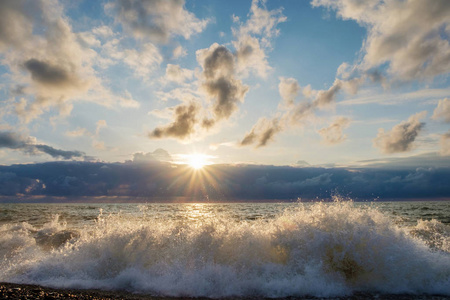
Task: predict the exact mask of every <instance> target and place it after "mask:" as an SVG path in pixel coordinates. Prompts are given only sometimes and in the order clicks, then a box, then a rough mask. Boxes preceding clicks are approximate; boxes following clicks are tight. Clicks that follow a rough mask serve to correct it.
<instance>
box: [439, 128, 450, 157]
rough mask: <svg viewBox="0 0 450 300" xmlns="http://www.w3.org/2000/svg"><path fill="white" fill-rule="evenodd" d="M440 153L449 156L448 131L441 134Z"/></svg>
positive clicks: (449, 137) (449, 142)
mask: <svg viewBox="0 0 450 300" xmlns="http://www.w3.org/2000/svg"><path fill="white" fill-rule="evenodd" d="M440 153H441V155H442V156H450V131H448V132H447V133H444V134H443V135H442V136H441V152H440Z"/></svg>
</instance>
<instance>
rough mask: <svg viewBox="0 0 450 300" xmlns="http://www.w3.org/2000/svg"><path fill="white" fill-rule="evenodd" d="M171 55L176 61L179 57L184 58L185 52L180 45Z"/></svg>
mask: <svg viewBox="0 0 450 300" xmlns="http://www.w3.org/2000/svg"><path fill="white" fill-rule="evenodd" d="M172 55H173V58H174V59H178V58H180V57H184V56H186V55H187V51H186V49H184V48H183V47H182V46H181V45H179V46H177V47H176V48H175V49H173V51H172Z"/></svg>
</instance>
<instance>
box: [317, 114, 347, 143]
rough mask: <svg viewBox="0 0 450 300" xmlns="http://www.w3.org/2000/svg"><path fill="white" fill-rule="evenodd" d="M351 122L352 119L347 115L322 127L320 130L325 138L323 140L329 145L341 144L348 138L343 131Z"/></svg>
mask: <svg viewBox="0 0 450 300" xmlns="http://www.w3.org/2000/svg"><path fill="white" fill-rule="evenodd" d="M349 124H350V120H349V119H348V118H345V117H339V118H337V119H335V120H334V121H333V123H331V124H330V126H328V127H326V128H322V129H320V130H319V131H318V132H319V134H320V135H321V136H322V138H323V142H324V143H325V144H327V145H336V144H340V143H342V142H343V141H345V139H346V138H347V136H346V135H344V134H343V133H342V130H343V129H344V128H347V127H348V126H349Z"/></svg>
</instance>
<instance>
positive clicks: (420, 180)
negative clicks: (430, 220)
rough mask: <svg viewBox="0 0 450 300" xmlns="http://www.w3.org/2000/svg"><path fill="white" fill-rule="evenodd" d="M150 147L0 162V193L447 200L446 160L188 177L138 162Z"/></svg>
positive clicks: (255, 168)
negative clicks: (99, 157)
mask: <svg viewBox="0 0 450 300" xmlns="http://www.w3.org/2000/svg"><path fill="white" fill-rule="evenodd" d="M155 152H157V151H155ZM155 152H153V153H151V154H150V155H149V154H148V153H147V154H143V153H140V154H137V155H135V158H136V160H135V161H134V162H131V161H129V162H125V163H102V162H64V163H63V162H49V163H41V164H26V165H13V166H0V195H1V196H4V195H12V196H14V199H13V201H17V196H16V195H19V194H22V195H43V196H47V197H51V196H59V197H71V198H72V199H78V198H77V197H89V196H127V197H132V198H130V199H129V200H134V197H144V199H145V201H152V200H156V201H161V200H163V201H164V200H167V201H170V199H171V198H172V197H195V199H203V198H206V196H208V199H210V200H211V201H221V202H223V201H236V200H237V199H239V200H242V201H255V200H256V201H258V200H261V199H267V200H269V199H270V200H274V201H279V200H280V199H285V200H297V198H302V200H322V199H331V198H332V197H333V196H334V195H336V194H340V195H342V196H351V197H352V199H353V200H373V199H389V200H392V199H418V198H422V199H428V200H429V199H432V198H436V197H443V198H445V197H450V186H449V185H448V178H449V176H450V168H449V166H450V164H449V160H448V159H447V158H443V157H441V161H442V163H441V165H440V167H431V168H430V167H429V168H421V167H419V168H403V169H389V168H354V169H346V168H317V167H301V168H300V167H287V166H262V165H242V164H240V165H211V166H207V169H206V170H205V171H207V172H209V174H211V175H212V176H207V178H210V179H212V178H213V179H214V180H206V179H205V180H198V181H195V182H193V181H192V172H191V171H190V170H191V169H190V167H189V166H185V165H175V164H169V163H157V162H156V161H154V162H155V163H144V162H148V160H146V159H150V161H152V158H155V157H154V155H156V154H155ZM163 152H164V153H165V151H162V153H163ZM140 159H144V161H140ZM149 178H151V180H150V181H149ZM37 182H38V183H39V185H36V183H37ZM217 182H219V183H220V184H217ZM30 186H35V188H34V189H33V188H30ZM43 186H45V188H42V187H43ZM39 187H40V188H39ZM201 196H205V197H201ZM74 197H75V198H74ZM61 199H64V198H60V200H61ZM83 199H84V200H87V199H89V198H83ZM96 200H98V199H96V198H94V199H92V201H96ZM134 201H136V200H134Z"/></svg>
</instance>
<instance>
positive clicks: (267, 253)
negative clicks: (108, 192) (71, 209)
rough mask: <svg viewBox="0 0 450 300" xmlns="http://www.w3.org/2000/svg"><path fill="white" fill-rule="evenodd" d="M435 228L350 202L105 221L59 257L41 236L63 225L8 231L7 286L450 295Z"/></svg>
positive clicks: (4, 248) (449, 260)
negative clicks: (258, 214)
mask: <svg viewBox="0 0 450 300" xmlns="http://www.w3.org/2000/svg"><path fill="white" fill-rule="evenodd" d="M433 222H434V223H433V224H435V225H433V226H434V227H433V226H431V225H430V224H431V223H430V224H428V225H426V224H427V223H423V222H422V223H420V222H419V224H418V225H417V228H416V230H415V231H414V230H413V231H412V232H410V231H409V230H407V229H403V228H400V227H398V226H397V225H395V224H394V223H393V222H392V220H391V219H390V218H389V217H387V216H386V215H383V214H382V213H381V212H379V211H378V210H376V209H375V208H371V207H356V206H354V205H353V203H351V202H337V203H332V204H325V203H316V204H313V205H310V206H304V205H302V204H299V205H298V206H297V207H295V208H294V209H290V210H289V211H285V212H284V213H283V214H281V215H279V216H278V217H276V218H274V219H269V220H267V219H263V220H257V221H251V222H246V221H240V222H238V221H236V220H235V219H233V218H231V217H224V216H222V217H221V216H220V215H211V214H209V215H208V216H204V217H201V216H200V217H198V216H197V217H196V218H183V219H179V218H178V219H176V220H175V219H166V220H161V219H152V218H150V217H148V218H142V217H140V218H132V217H125V216H122V215H115V216H108V217H104V216H103V215H101V216H100V217H99V219H98V221H97V222H96V224H95V226H91V227H85V228H84V229H83V230H81V231H80V235H79V237H76V238H75V239H72V240H70V239H69V240H68V241H69V242H68V243H66V244H64V245H62V246H60V247H59V248H58V247H57V246H59V244H56V245H53V246H52V249H44V248H43V247H42V246H39V245H38V244H37V243H36V240H35V238H34V237H36V234H37V232H39V230H41V232H42V230H46V232H50V233H52V232H54V233H60V232H62V231H64V230H66V231H67V228H66V226H65V225H64V224H62V225H61V224H58V222H57V220H56V222H55V221H53V223H51V224H48V225H47V226H46V227H44V228H42V229H39V230H38V229H36V228H33V227H32V226H30V225H27V224H22V225H16V227H14V226H12V225H4V226H3V227H1V229H0V231H1V235H0V245H1V246H0V254H1V255H2V257H4V260H3V261H2V263H1V265H0V268H1V271H0V281H10V282H21V283H34V284H42V285H48V286H54V287H71V288H101V289H122V290H129V291H133V292H142V293H151V294H155V295H166V296H194V297H198V296H207V297H225V296H264V297H286V296H303V295H313V296H319V297H321V296H338V295H345V294H349V293H352V292H354V291H364V292H383V293H419V294H420V293H432V294H445V295H450V254H449V252H448V242H447V244H446V242H441V243H439V242H434V243H432V244H431V243H430V242H429V239H428V240H427V237H426V236H429V234H428V235H427V234H418V232H419V231H420V230H422V231H420V232H422V233H423V232H428V233H430V232H433V230H434V231H436V229H434V228H438V229H439V230H438V231H439V232H440V233H439V234H440V238H441V239H444V240H445V239H447V241H448V226H447V225H444V224H441V223H439V222H437V221H433ZM436 222H437V223H436ZM442 228H444V229H445V230H447V231H445V230H444V229H442ZM436 232H437V231H436ZM433 238H434V239H435V240H436V239H438V236H437V235H433Z"/></svg>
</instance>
